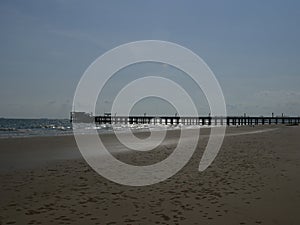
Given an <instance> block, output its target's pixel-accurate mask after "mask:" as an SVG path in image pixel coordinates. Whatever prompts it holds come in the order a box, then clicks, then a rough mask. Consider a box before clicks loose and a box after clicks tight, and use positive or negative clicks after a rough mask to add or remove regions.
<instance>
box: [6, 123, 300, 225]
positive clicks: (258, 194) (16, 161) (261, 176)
mask: <svg viewBox="0 0 300 225" xmlns="http://www.w3.org/2000/svg"><path fill="white" fill-rule="evenodd" d="M270 128H272V130H268V131H266V132H261V133H248V134H245V133H247V132H256V131H263V130H265V129H270ZM273 128H274V129H273ZM227 132H228V133H229V135H227V136H226V137H225V140H224V143H223V146H222V148H221V151H220V153H219V154H218V156H217V158H216V159H215V161H214V162H213V164H212V165H211V166H210V167H209V168H208V169H207V170H205V171H204V172H201V173H200V172H198V165H199V161H200V158H201V155H202V153H203V150H204V148H205V145H206V143H207V139H208V134H209V129H206V130H204V131H203V132H201V134H202V135H201V138H200V141H199V145H198V148H197V150H196V152H195V154H194V155H193V157H192V159H191V160H190V162H189V163H188V164H187V165H186V166H185V167H184V168H183V169H182V170H181V171H180V172H179V173H177V174H176V175H175V176H173V177H171V178H169V179H167V180H166V181H164V182H161V183H158V184H155V185H151V186H146V187H130V186H123V185H119V184H116V183H113V182H111V181H108V180H106V179H105V178H103V177H101V176H100V175H98V174H97V173H96V172H94V171H93V170H92V169H91V168H90V167H89V166H88V165H87V164H86V162H85V161H84V160H83V159H82V158H81V155H80V153H79V151H78V149H77V147H76V143H75V141H74V138H73V137H72V136H66V137H35V138H16V139H1V140H0V183H1V188H0V193H1V201H0V224H188V225H191V224H225V225H226V224H229V225H231V224H268V225H269V224H274V225H275V224H280V225H281V224H300V214H299V213H298V211H299V209H300V176H299V172H300V151H299V146H300V139H299V137H300V127H298V126H295V127H286V126H278V127H275V126H259V127H240V128H230V129H228V130H227ZM178 134H179V132H178V131H172V132H168V134H167V139H166V141H165V142H164V143H163V145H162V146H160V147H158V148H157V149H155V150H153V151H150V152H147V153H145V152H128V153H123V154H119V153H114V155H115V156H116V157H117V158H118V159H120V160H122V161H124V162H128V163H131V164H134V165H148V164H152V163H155V162H158V161H160V160H162V159H164V158H166V157H167V156H168V155H169V154H170V152H172V150H173V149H174V147H175V146H176V140H177V137H178ZM147 135H148V134H147V133H139V134H137V136H139V137H140V138H144V137H146V136H147ZM101 137H102V138H103V141H104V142H105V143H106V145H107V146H111V149H112V150H114V149H113V148H114V146H116V145H115V143H116V140H115V138H114V137H113V136H112V135H102V136H101Z"/></svg>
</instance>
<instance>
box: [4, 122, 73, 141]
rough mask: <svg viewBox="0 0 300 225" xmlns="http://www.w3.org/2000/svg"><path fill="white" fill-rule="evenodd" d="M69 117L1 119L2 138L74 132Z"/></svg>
mask: <svg viewBox="0 0 300 225" xmlns="http://www.w3.org/2000/svg"><path fill="white" fill-rule="evenodd" d="M72 133H73V132H72V124H71V123H70V121H69V120H68V119H3V118H1V119H0V138H7V137H31V136H58V135H59V136H61V135H70V134H72Z"/></svg>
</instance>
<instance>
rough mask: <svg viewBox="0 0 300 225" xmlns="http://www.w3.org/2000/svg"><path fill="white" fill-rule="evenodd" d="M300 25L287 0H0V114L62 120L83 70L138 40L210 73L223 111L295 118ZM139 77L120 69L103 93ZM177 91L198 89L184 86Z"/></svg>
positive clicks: (296, 7)
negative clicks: (192, 59)
mask: <svg viewBox="0 0 300 225" xmlns="http://www.w3.org/2000/svg"><path fill="white" fill-rule="evenodd" d="M299 21H300V2H299V1H290V0H287V1H277V0H269V1H267V0H266V1H259V0H253V1H239V0H236V1H231V0H226V1H225V0H223V1H222V0H220V1H215V0H212V1H176V0H172V1H171V0H170V1H155V0H154V1H130V0H128V1H113V0H112V1H79V0H49V1H38V0H28V1H14V0H2V1H0V30H1V35H0V49H1V50H0V59H1V60H0V117H7V118H68V117H69V112H70V111H71V110H72V101H73V96H74V92H75V89H76V86H77V84H78V82H79V80H80V78H81V76H82V75H83V73H84V71H85V70H86V69H87V67H88V66H89V65H90V64H91V63H92V62H93V61H94V60H95V59H96V58H98V57H99V56H101V55H102V54H104V53H105V52H107V51H109V50H110V49H112V48H114V47H117V46H118V45H121V44H125V43H128V42H132V41H138V40H164V41H170V42H174V43H177V44H180V45H182V46H185V47H187V48H189V49H191V50H192V51H193V52H195V53H196V54H198V55H199V56H200V57H201V58H202V59H203V60H204V61H205V62H206V63H207V64H208V66H209V67H210V68H211V70H212V71H213V72H214V74H215V76H216V77H217V79H218V81H219V83H220V85H221V87H222V90H223V93H224V96H225V100H226V105H227V112H228V114H230V115H242V114H244V113H247V114H249V115H270V114H271V113H272V112H274V113H275V115H281V113H285V114H286V115H300V88H299V85H300V29H299ZM156 66H157V67H161V66H160V65H156ZM154 67H155V66H153V65H152V66H149V65H144V67H143V68H144V70H145V73H146V72H149V71H155V69H153V68H154ZM147 68H148V69H149V71H147ZM137 71H141V69H139V68H136V70H135V69H132V68H129V69H127V70H126V68H125V69H124V71H123V72H122V71H121V72H120V73H123V74H125V75H123V76H119V82H115V83H117V84H119V86H118V85H115V87H113V85H112V84H110V85H112V86H111V88H108V89H109V90H113V91H112V92H114V93H116V91H117V90H118V88H120V84H122V83H124V82H125V81H128V79H129V78H128V77H130V75H131V74H130V73H135V72H137ZM169 72H171V70H170V71H169ZM173 72H174V73H176V71H173ZM117 77H118V75H116V76H115V79H116V78H117ZM122 77H123V78H122ZM124 77H126V78H124ZM132 77H134V76H132ZM178 79H179V78H178ZM180 79H181V78H180ZM125 83H126V82H125ZM182 85H183V86H184V87H185V88H186V89H187V90H188V92H189V93H190V94H191V93H196V92H197V93H198V92H199V91H196V90H195V89H194V88H195V87H194V86H193V84H191V83H189V81H184V82H183V83H182ZM108 86H109V85H108ZM195 95H197V94H195ZM104 96H105V97H104V98H103V99H104V100H103V103H101V101H100V103H99V104H98V105H99V112H101V111H102V110H103V111H105V110H107V109H105V107H109V103H110V102H111V101H112V100H113V95H112V93H111V92H109V91H107V93H106V95H104ZM105 104H106V105H107V106H105ZM153 104H154V105H155V106H159V107H156V108H159V109H156V110H158V111H159V112H165V113H168V112H172V109H170V106H169V105H168V104H162V102H161V101H160V100H157V99H156V100H153V99H152V103H151V104H149V103H148V104H146V105H148V106H149V105H150V106H151V105H153ZM197 104H198V105H200V107H201V106H202V104H203V105H205V103H204V102H203V101H202V100H201V101H200V103H197ZM164 107H165V108H164ZM138 108H140V109H138ZM151 109H153V107H149V108H147V107H137V111H136V113H139V112H142V111H147V112H148V111H150V112H149V113H150V114H151V112H152V111H151ZM139 110H140V111H139ZM200 111H201V110H200ZM155 112H156V111H153V113H155ZM159 112H158V113H159ZM201 113H203V114H206V113H207V110H206V109H203V111H201V112H200V114H201Z"/></svg>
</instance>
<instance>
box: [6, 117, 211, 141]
mask: <svg viewBox="0 0 300 225" xmlns="http://www.w3.org/2000/svg"><path fill="white" fill-rule="evenodd" d="M75 126H76V129H78V130H80V129H82V134H89V133H93V130H95V129H96V130H97V132H98V133H112V132H114V131H116V132H130V131H147V130H149V129H150V130H152V131H153V130H165V129H168V130H174V129H191V128H200V127H207V126H198V125H182V124H178V125H171V124H169V125H162V124H155V125H154V124H114V125H111V124H101V125H95V124H80V123H76V124H75ZM72 127H73V126H72V123H71V122H70V120H68V119H3V118H0V138H14V137H34V136H63V135H72V134H73V130H72Z"/></svg>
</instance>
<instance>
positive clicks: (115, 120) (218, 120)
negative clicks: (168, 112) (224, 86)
mask: <svg viewBox="0 0 300 225" xmlns="http://www.w3.org/2000/svg"><path fill="white" fill-rule="evenodd" d="M71 122H78V123H80V122H83V123H91V122H95V123H96V124H162V125H178V124H182V125H201V126H205V125H206V126H212V125H215V126H218V125H227V126H243V125H250V126H251V125H267V124H269V125H271V124H286V125H297V124H299V123H300V117H296V116H274V115H273V116H246V115H244V116H226V117H224V116H210V115H209V116H199V117H192V116H185V117H180V116H177V115H175V116H146V115H143V116H116V115H115V116H112V115H110V113H107V114H105V115H103V116H92V114H88V113H84V112H71Z"/></svg>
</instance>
